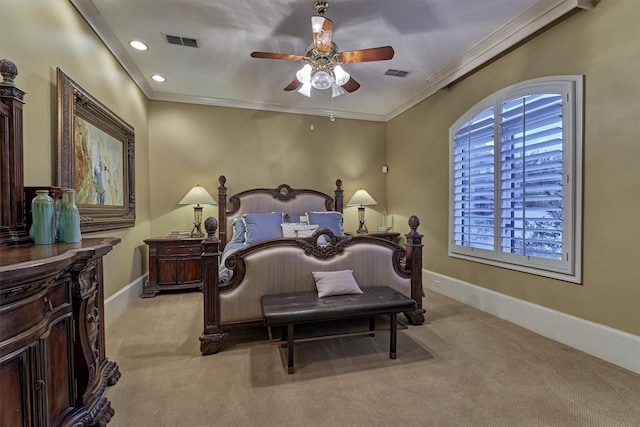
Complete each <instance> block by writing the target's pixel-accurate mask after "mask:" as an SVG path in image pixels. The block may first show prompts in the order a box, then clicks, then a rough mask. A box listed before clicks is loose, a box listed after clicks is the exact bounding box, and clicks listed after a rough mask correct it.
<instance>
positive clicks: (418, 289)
mask: <svg viewBox="0 0 640 427" xmlns="http://www.w3.org/2000/svg"><path fill="white" fill-rule="evenodd" d="M419 225H420V218H418V217H417V216H415V215H411V217H410V218H409V228H410V229H411V231H410V232H409V233H408V234H405V237H406V238H407V246H406V251H407V268H408V269H409V270H411V298H413V299H414V300H415V301H416V303H417V304H418V305H417V309H416V310H415V311H413V312H412V313H407V314H408V319H409V321H410V322H411V323H412V324H414V325H420V324H422V323H424V320H425V318H424V313H425V310H424V309H423V308H422V297H423V296H424V290H423V289H422V247H423V245H422V234H420V233H418V226H419Z"/></svg>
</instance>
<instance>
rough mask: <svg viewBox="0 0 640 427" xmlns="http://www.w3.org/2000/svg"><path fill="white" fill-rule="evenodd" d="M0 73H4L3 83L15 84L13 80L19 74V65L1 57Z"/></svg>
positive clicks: (6, 84)
mask: <svg viewBox="0 0 640 427" xmlns="http://www.w3.org/2000/svg"><path fill="white" fill-rule="evenodd" d="M0 74H2V84H3V85H5V86H15V83H14V82H13V81H14V80H15V78H16V76H17V75H18V67H16V64H14V63H13V62H11V61H9V60H8V59H0Z"/></svg>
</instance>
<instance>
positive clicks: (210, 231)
mask: <svg viewBox="0 0 640 427" xmlns="http://www.w3.org/2000/svg"><path fill="white" fill-rule="evenodd" d="M204 229H205V230H206V231H207V236H208V237H213V235H214V234H216V231H217V230H218V220H217V219H215V218H214V217H212V216H210V217H209V218H207V219H206V220H205V221H204Z"/></svg>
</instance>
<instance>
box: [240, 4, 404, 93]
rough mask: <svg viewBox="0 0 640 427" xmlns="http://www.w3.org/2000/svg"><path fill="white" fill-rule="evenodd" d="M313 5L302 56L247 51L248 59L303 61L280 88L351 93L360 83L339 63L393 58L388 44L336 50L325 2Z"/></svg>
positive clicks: (327, 5) (331, 23) (307, 91)
mask: <svg viewBox="0 0 640 427" xmlns="http://www.w3.org/2000/svg"><path fill="white" fill-rule="evenodd" d="M313 8H314V9H315V10H316V12H317V13H318V15H319V16H312V17H311V29H312V32H313V42H311V43H309V45H308V46H307V49H306V55H305V56H302V55H292V54H286V53H271V52H251V57H252V58H267V59H285V60H287V61H300V62H305V65H304V66H303V67H302V68H301V69H300V70H298V72H297V73H296V78H295V79H293V81H292V82H291V83H289V84H288V85H287V86H286V87H285V88H284V90H286V91H293V90H297V91H298V92H299V93H301V94H303V95H305V96H308V97H311V88H315V89H320V90H325V89H329V88H331V89H332V96H333V97H336V96H340V95H342V94H344V93H347V92H355V91H356V90H358V88H359V87H360V83H358V82H357V81H355V80H354V79H353V77H351V76H350V75H349V73H347V72H346V71H344V69H343V68H342V64H352V63H356V62H371V61H383V60H387V59H391V58H393V54H394V52H393V48H392V47H391V46H381V47H374V48H370V49H360V50H351V51H347V52H339V51H338V46H337V45H336V44H335V43H333V42H332V41H331V34H332V32H333V22H332V21H331V20H330V19H328V18H325V17H324V13H325V12H326V11H327V9H329V3H328V2H326V1H315V2H313Z"/></svg>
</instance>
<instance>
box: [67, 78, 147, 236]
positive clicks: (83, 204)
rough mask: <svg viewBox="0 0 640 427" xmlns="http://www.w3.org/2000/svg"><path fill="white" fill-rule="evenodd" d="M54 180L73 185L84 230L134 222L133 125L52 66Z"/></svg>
mask: <svg viewBox="0 0 640 427" xmlns="http://www.w3.org/2000/svg"><path fill="white" fill-rule="evenodd" d="M57 85H58V88H57V89H58V186H60V187H63V188H72V189H75V190H76V204H77V205H78V210H79V211H80V229H81V231H83V232H92V231H101V230H107V229H114V228H124V227H133V226H134V225H135V220H136V208H135V185H134V176H135V173H134V168H135V163H134V160H135V158H134V143H135V133H134V130H133V127H131V125H129V124H128V123H127V122H125V121H124V120H122V119H121V118H120V117H118V116H117V115H116V114H114V113H113V112H112V111H111V110H109V109H108V108H107V107H105V106H104V105H103V104H102V103H101V102H100V101H98V100H97V99H96V98H94V97H93V96H92V95H91V94H90V93H88V92H87V91H86V90H84V89H83V88H82V87H80V86H79V85H78V84H77V83H76V82H74V81H73V80H72V79H71V78H69V76H67V75H66V74H64V73H63V72H62V71H61V70H60V69H59V68H58V69H57Z"/></svg>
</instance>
